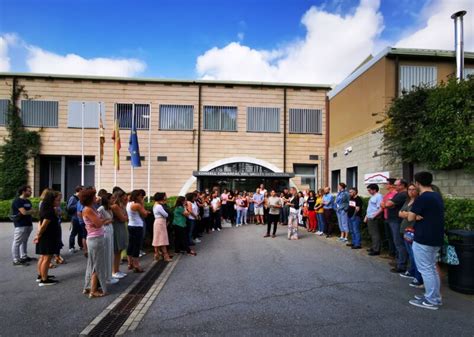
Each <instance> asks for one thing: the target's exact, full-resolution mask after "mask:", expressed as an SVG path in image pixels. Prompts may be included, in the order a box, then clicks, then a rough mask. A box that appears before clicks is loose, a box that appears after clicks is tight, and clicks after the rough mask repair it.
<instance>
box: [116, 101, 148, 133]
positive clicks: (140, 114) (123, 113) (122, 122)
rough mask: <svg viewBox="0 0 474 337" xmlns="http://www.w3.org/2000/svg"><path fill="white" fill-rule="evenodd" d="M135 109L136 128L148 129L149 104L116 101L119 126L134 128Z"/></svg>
mask: <svg viewBox="0 0 474 337" xmlns="http://www.w3.org/2000/svg"><path fill="white" fill-rule="evenodd" d="M133 111H135V126H136V128H137V129H138V130H148V127H149V125H150V105H149V104H132V103H116V104H115V118H117V119H118V121H119V127H120V128H121V129H131V128H132V115H133Z"/></svg>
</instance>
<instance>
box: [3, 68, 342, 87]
mask: <svg viewBox="0 0 474 337" xmlns="http://www.w3.org/2000/svg"><path fill="white" fill-rule="evenodd" d="M0 77H26V78H47V79H65V80H91V81H109V82H141V83H162V84H188V85H199V84H204V85H206V84H207V85H236V86H251V87H276V88H312V89H326V90H331V89H332V88H333V86H331V85H329V84H306V83H285V82H281V83H279V82H252V81H226V80H185V79H181V80H180V79H158V78H147V77H115V76H94V75H74V74H42V73H15V72H0Z"/></svg>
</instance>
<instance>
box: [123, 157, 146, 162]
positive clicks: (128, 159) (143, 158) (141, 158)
mask: <svg viewBox="0 0 474 337" xmlns="http://www.w3.org/2000/svg"><path fill="white" fill-rule="evenodd" d="M130 159H131V158H130V156H127V161H130ZM140 160H145V156H140Z"/></svg>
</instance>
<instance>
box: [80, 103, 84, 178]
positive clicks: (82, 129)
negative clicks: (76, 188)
mask: <svg viewBox="0 0 474 337" xmlns="http://www.w3.org/2000/svg"><path fill="white" fill-rule="evenodd" d="M84 108H85V103H84V102H82V109H81V185H82V186H84V164H85V163H84Z"/></svg>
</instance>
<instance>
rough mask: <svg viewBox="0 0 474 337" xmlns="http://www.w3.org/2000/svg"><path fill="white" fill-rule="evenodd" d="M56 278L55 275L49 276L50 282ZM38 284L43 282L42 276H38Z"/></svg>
mask: <svg viewBox="0 0 474 337" xmlns="http://www.w3.org/2000/svg"><path fill="white" fill-rule="evenodd" d="M55 278H56V276H54V275H48V280H53V279H55ZM36 282H37V283H40V282H41V275H38V276H37V277H36Z"/></svg>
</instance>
